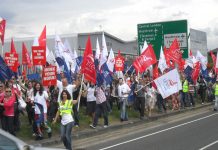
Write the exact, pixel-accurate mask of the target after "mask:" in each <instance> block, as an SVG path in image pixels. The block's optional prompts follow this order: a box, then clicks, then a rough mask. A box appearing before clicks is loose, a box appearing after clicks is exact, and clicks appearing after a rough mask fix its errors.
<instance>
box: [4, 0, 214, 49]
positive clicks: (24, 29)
mask: <svg viewBox="0 0 218 150" xmlns="http://www.w3.org/2000/svg"><path fill="white" fill-rule="evenodd" d="M217 8H218V0H80V1H77V0H0V17H3V18H5V19H6V20H7V27H6V38H11V37H36V36H39V34H40V33H41V31H42V29H43V27H44V25H47V35H53V34H55V32H57V33H58V34H68V33H78V32H93V31H99V30H100V25H101V26H102V29H103V30H104V31H106V32H108V33H110V34H112V35H115V36H117V37H119V38H121V39H123V40H133V39H134V38H135V37H136V36H137V24H138V23H149V22H160V21H169V20H181V19H187V20H188V24H189V28H193V29H197V30H202V31H205V32H206V33H207V40H208V48H209V49H214V48H217V47H218V13H217Z"/></svg>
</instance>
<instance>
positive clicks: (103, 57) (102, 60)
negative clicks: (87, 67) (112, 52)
mask: <svg viewBox="0 0 218 150" xmlns="http://www.w3.org/2000/svg"><path fill="white" fill-rule="evenodd" d="M107 56H108V51H107V44H106V40H105V37H104V32H103V33H102V51H101V55H100V62H99V69H101V66H102V65H103V64H104V63H105V62H106V61H107Z"/></svg>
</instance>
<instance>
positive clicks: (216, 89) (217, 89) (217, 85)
mask: <svg viewBox="0 0 218 150" xmlns="http://www.w3.org/2000/svg"><path fill="white" fill-rule="evenodd" d="M215 95H218V84H216V87H215Z"/></svg>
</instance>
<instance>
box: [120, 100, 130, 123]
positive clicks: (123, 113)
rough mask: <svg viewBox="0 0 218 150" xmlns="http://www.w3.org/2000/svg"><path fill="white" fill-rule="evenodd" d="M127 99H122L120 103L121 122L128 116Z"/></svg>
mask: <svg viewBox="0 0 218 150" xmlns="http://www.w3.org/2000/svg"><path fill="white" fill-rule="evenodd" d="M126 106H127V98H122V100H121V102H120V119H121V120H122V121H126V120H128V114H127V109H126Z"/></svg>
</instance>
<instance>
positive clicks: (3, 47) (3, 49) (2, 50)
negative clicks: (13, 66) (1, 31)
mask: <svg viewBox="0 0 218 150" xmlns="http://www.w3.org/2000/svg"><path fill="white" fill-rule="evenodd" d="M3 51H4V45H3V44H2V58H3Z"/></svg>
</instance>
